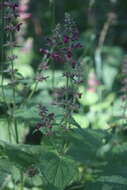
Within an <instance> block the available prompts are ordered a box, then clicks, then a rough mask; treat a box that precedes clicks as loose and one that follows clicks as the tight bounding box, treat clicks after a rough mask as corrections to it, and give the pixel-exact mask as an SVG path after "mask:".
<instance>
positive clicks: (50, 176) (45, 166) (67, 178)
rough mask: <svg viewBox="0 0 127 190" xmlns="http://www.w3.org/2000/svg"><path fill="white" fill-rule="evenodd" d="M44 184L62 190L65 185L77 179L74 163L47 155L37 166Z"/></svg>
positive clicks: (65, 158)
mask: <svg viewBox="0 0 127 190" xmlns="http://www.w3.org/2000/svg"><path fill="white" fill-rule="evenodd" d="M38 168H40V172H41V175H42V178H43V180H44V183H45V184H47V185H49V184H50V185H51V184H52V185H53V186H55V187H56V188H58V189H59V190H63V189H64V188H65V187H66V186H67V185H69V184H71V182H73V181H74V180H76V179H77V176H78V171H77V168H76V164H75V162H73V161H72V160H71V159H69V158H67V157H64V156H62V155H61V156H60V155H59V156H58V155H56V154H53V153H47V155H46V157H45V158H42V162H41V163H39V164H38Z"/></svg>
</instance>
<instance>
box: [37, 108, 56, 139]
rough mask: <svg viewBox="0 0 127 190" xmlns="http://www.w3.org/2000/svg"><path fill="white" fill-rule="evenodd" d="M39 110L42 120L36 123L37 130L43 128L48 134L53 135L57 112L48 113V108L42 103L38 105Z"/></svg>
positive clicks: (43, 131)
mask: <svg viewBox="0 0 127 190" xmlns="http://www.w3.org/2000/svg"><path fill="white" fill-rule="evenodd" d="M38 110H39V115H40V118H41V121H40V122H39V123H37V124H36V130H41V131H42V133H43V134H44V135H46V136H48V135H51V134H52V133H53V132H52V128H53V125H54V119H55V114H54V113H48V110H47V108H46V107H45V106H42V105H41V104H39V105H38Z"/></svg>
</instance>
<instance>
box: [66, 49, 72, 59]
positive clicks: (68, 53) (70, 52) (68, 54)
mask: <svg viewBox="0 0 127 190" xmlns="http://www.w3.org/2000/svg"><path fill="white" fill-rule="evenodd" d="M67 57H68V58H71V57H72V51H71V50H69V51H68V52H67Z"/></svg>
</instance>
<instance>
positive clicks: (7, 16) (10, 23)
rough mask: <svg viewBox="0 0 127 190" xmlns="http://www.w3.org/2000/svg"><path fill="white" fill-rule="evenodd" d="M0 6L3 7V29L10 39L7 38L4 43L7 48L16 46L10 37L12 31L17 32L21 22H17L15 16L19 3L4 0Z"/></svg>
mask: <svg viewBox="0 0 127 190" xmlns="http://www.w3.org/2000/svg"><path fill="white" fill-rule="evenodd" d="M0 7H1V9H4V11H3V12H4V15H3V19H4V20H5V21H4V28H3V30H4V31H6V33H5V34H6V35H7V36H11V39H8V41H7V43H6V44H8V47H9V48H12V47H15V46H16V44H15V43H13V41H14V39H12V36H14V35H13V33H14V32H19V31H20V28H21V25H22V23H21V22H19V23H17V17H19V12H18V8H19V5H18V3H14V2H12V1H7V0H6V1H5V2H3V3H1V4H0ZM5 23H6V24H5ZM7 38H8V37H7ZM6 44H4V45H6Z"/></svg>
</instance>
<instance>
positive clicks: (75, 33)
mask: <svg viewBox="0 0 127 190" xmlns="http://www.w3.org/2000/svg"><path fill="white" fill-rule="evenodd" d="M72 40H73V41H75V40H78V31H74V32H73V33H72Z"/></svg>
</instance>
